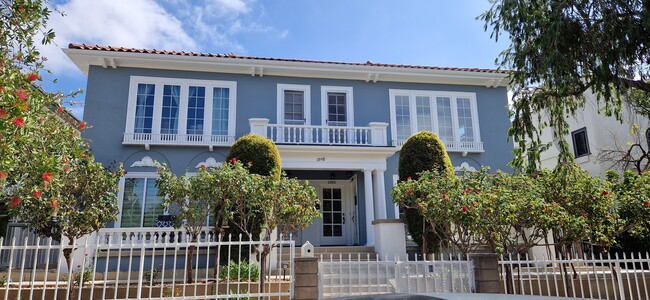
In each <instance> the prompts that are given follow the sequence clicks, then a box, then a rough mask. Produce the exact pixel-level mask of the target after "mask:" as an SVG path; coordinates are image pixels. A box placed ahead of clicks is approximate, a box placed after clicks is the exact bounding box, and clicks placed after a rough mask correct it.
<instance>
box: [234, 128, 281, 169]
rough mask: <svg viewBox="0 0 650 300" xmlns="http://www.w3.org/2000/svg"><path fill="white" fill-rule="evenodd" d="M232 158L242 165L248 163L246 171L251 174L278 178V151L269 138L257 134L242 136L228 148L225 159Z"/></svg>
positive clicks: (279, 165)
mask: <svg viewBox="0 0 650 300" xmlns="http://www.w3.org/2000/svg"><path fill="white" fill-rule="evenodd" d="M232 159H236V160H238V161H241V162H242V163H243V164H244V165H247V164H249V163H250V166H249V167H248V171H249V172H251V173H253V174H259V175H264V176H273V177H275V178H277V179H280V172H281V171H282V164H281V161H280V151H278V147H276V146H275V144H274V143H273V141H271V140H270V139H267V138H265V137H262V136H259V135H257V134H247V135H245V136H242V137H241V138H239V139H238V140H237V141H235V143H234V144H233V145H232V147H231V148H230V152H229V153H228V157H227V160H228V161H231V160H232Z"/></svg>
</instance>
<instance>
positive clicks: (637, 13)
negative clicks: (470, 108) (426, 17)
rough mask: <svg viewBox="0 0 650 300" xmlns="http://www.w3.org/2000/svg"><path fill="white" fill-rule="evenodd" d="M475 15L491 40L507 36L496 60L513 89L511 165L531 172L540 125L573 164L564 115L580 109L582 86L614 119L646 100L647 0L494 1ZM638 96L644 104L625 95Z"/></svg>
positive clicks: (649, 20) (538, 147)
mask: <svg viewBox="0 0 650 300" xmlns="http://www.w3.org/2000/svg"><path fill="white" fill-rule="evenodd" d="M480 18H481V19H482V20H483V21H485V29H486V30H491V31H492V37H494V38H495V39H497V40H498V39H499V37H501V36H502V35H505V36H506V37H508V38H509V39H510V41H511V44H510V47H509V48H508V49H506V50H504V51H503V52H502V53H501V56H500V58H499V59H498V61H497V62H498V64H499V65H500V67H503V68H506V69H510V71H509V77H510V80H511V85H512V87H513V89H514V99H515V101H514V103H513V107H512V119H513V122H512V127H511V129H510V131H509V135H510V136H512V137H513V138H514V140H515V143H516V151H515V159H514V160H513V166H515V167H518V168H524V167H527V168H529V169H530V170H535V169H537V166H538V163H539V160H540V156H539V155H540V152H541V151H543V150H544V149H545V148H546V147H545V145H544V144H543V143H542V141H541V139H540V133H541V131H542V130H543V129H544V128H546V127H550V128H551V129H552V132H553V137H554V138H555V139H558V140H559V146H560V152H561V153H560V156H559V157H558V160H559V163H570V162H571V161H572V159H573V157H572V155H571V152H570V148H569V145H568V143H567V142H566V140H565V138H564V136H565V135H567V134H568V130H569V127H568V123H567V118H569V117H574V116H575V113H576V111H577V110H578V109H579V108H581V107H583V106H584V103H585V97H584V93H585V92H586V91H587V90H591V91H592V92H593V93H594V94H596V96H597V97H598V105H599V108H600V110H601V111H602V112H604V113H605V114H606V115H608V116H611V115H614V116H616V117H618V118H619V119H620V116H621V106H622V105H621V104H622V101H629V102H631V103H632V102H636V103H638V104H641V105H642V106H644V107H646V106H645V105H647V103H650V101H647V99H648V98H649V95H650V94H649V93H650V83H648V82H647V80H648V76H649V75H650V69H648V68H647V64H648V62H649V61H650V48H648V47H650V9H649V5H648V2H647V1H641V0H633V1H629V0H614V1H595V0H580V1H561V0H541V1H516V0H495V1H493V4H492V7H491V8H490V9H489V10H488V11H487V12H485V13H483V14H482V15H481V16H480ZM638 93H641V98H637V100H638V99H641V100H642V101H636V100H634V99H630V97H628V96H631V95H636V96H638ZM645 111H648V110H645ZM641 112H643V110H641ZM543 114H546V116H544V117H547V119H542V117H543V116H542V115H543ZM525 157H528V158H527V159H526V158H525Z"/></svg>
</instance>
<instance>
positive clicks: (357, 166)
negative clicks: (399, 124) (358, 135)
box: [278, 145, 397, 171]
mask: <svg viewBox="0 0 650 300" xmlns="http://www.w3.org/2000/svg"><path fill="white" fill-rule="evenodd" d="M278 150H280V156H281V157H282V168H283V169H290V170H347V171H351V170H352V171H355V170H356V171H360V170H364V169H370V170H382V171H383V170H386V159H387V158H388V157H390V156H392V155H393V154H395V152H396V151H397V148H395V147H351V146H302V145H278Z"/></svg>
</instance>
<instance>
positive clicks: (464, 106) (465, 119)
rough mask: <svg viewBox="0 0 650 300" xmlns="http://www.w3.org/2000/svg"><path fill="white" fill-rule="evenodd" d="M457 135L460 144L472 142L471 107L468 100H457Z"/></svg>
mask: <svg viewBox="0 0 650 300" xmlns="http://www.w3.org/2000/svg"><path fill="white" fill-rule="evenodd" d="M456 105H457V108H458V109H457V110H458V135H459V136H460V141H461V142H473V141H474V126H473V124H472V106H471V104H470V99H469V98H458V99H457V102H456Z"/></svg>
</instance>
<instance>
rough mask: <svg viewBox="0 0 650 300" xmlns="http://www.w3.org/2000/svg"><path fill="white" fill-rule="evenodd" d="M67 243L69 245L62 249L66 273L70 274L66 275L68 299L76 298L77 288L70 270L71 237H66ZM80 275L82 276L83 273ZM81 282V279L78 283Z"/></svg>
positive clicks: (72, 248)
mask: <svg viewBox="0 0 650 300" xmlns="http://www.w3.org/2000/svg"><path fill="white" fill-rule="evenodd" d="M68 245H70V246H71V247H70V248H64V249H63V257H64V258H65V262H66V264H67V265H68V274H71V276H68V299H76V298H77V297H76V294H77V293H76V291H77V289H76V288H75V286H74V283H75V274H74V272H73V271H72V251H73V250H74V247H73V242H72V239H68ZM81 272H83V271H81ZM80 276H83V273H82V275H80ZM82 282H83V280H81V282H80V283H82Z"/></svg>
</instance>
